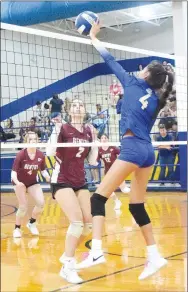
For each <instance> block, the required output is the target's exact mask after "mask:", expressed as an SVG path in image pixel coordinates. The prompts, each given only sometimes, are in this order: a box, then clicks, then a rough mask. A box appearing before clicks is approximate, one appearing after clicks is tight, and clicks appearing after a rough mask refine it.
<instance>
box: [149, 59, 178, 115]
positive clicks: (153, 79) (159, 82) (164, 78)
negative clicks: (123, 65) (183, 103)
mask: <svg viewBox="0 0 188 292" xmlns="http://www.w3.org/2000/svg"><path fill="white" fill-rule="evenodd" d="M147 69H148V71H149V73H150V74H149V75H148V77H147V78H146V82H147V83H148V84H149V85H150V86H151V88H152V89H154V90H158V95H159V104H158V108H157V110H156V113H155V117H156V116H157V115H158V113H159V112H160V110H161V109H162V108H163V107H164V106H165V105H166V101H167V98H168V97H169V95H170V93H171V92H172V89H173V84H174V76H173V74H172V73H170V72H167V71H166V70H165V68H164V66H163V65H162V64H161V63H160V62H158V61H152V62H151V63H150V64H149V65H148V66H147Z"/></svg>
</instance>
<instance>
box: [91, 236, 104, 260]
mask: <svg viewBox="0 0 188 292" xmlns="http://www.w3.org/2000/svg"><path fill="white" fill-rule="evenodd" d="M91 250H92V254H94V255H95V256H98V255H101V254H102V253H103V251H102V240H99V239H92V245H91Z"/></svg>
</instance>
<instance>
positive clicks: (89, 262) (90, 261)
mask: <svg viewBox="0 0 188 292" xmlns="http://www.w3.org/2000/svg"><path fill="white" fill-rule="evenodd" d="M105 262H106V259H105V257H104V255H103V254H102V253H101V255H99V256H97V257H94V256H93V254H92V252H90V253H89V255H88V257H87V258H86V259H85V260H83V261H82V262H81V263H79V264H76V265H75V268H76V270H81V269H85V268H89V267H92V266H95V265H99V264H103V263H105Z"/></svg>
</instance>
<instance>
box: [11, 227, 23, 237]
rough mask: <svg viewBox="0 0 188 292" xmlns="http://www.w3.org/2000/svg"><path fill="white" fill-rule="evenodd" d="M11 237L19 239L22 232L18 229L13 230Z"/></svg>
mask: <svg viewBox="0 0 188 292" xmlns="http://www.w3.org/2000/svg"><path fill="white" fill-rule="evenodd" d="M13 237H14V238H20V237H22V231H21V230H20V228H15V229H14V231H13Z"/></svg>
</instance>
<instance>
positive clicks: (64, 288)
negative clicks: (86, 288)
mask: <svg viewBox="0 0 188 292" xmlns="http://www.w3.org/2000/svg"><path fill="white" fill-rule="evenodd" d="M186 253H187V251H185V252H183V253H181V254H186ZM178 255H180V254H179V253H178V254H174V255H171V256H168V257H165V259H170V258H171V257H175V256H178ZM144 265H145V263H144V264H140V265H137V266H134V267H129V268H125V269H121V270H118V271H115V272H113V273H110V274H106V275H101V276H98V277H95V278H91V279H88V280H86V281H83V282H82V283H80V284H70V285H67V286H64V287H60V288H58V289H55V290H51V291H50V292H60V291H64V290H66V289H69V288H73V287H76V286H81V285H83V284H86V283H89V282H93V281H95V280H100V279H103V278H106V277H110V276H113V275H116V274H120V273H122V272H127V271H130V270H133V269H137V268H139V267H142V266H144ZM140 292H141V291H140ZM143 292H144V291H143Z"/></svg>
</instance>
